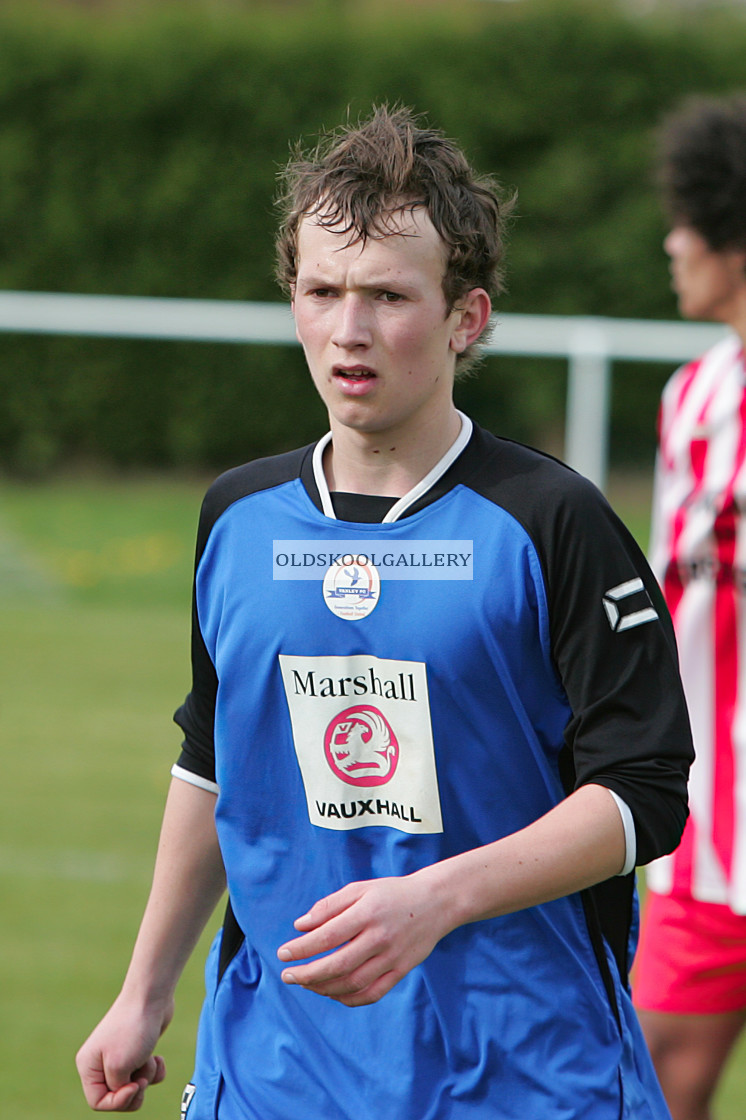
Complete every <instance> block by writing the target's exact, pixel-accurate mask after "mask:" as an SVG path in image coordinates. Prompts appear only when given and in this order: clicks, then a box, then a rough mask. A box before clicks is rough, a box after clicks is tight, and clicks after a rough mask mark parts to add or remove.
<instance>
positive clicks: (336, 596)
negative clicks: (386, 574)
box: [323, 557, 381, 622]
mask: <svg viewBox="0 0 746 1120" xmlns="http://www.w3.org/2000/svg"><path fill="white" fill-rule="evenodd" d="M343 559H344V558H343ZM349 559H350V560H352V563H350V564H348V565H345V564H332V566H331V567H330V568H329V569H328V571H327V573H326V575H325V576H324V583H323V595H324V602H325V603H326V605H327V607H328V608H329V610H330V611H331V612H332V614H336V616H337V618H344V619H347V620H348V621H349V622H357V621H358V620H359V619H361V618H367V617H368V615H369V614H370V613H371V611H373V610H375V608H376V606H377V605H378V600H379V598H380V595H381V577H380V575H379V574H378V569H377V568H376V567H375V566H374V565H373V564H370V563H368V564H361V563H359V562H358V558H356V557H349Z"/></svg>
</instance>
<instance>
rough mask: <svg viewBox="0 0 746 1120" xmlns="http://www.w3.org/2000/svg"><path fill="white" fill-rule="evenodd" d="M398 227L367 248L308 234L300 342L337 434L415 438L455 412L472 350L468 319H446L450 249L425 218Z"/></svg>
mask: <svg viewBox="0 0 746 1120" xmlns="http://www.w3.org/2000/svg"><path fill="white" fill-rule="evenodd" d="M397 225H398V232H396V233H394V234H391V235H390V236H386V237H383V238H379V239H375V240H374V239H370V240H368V241H367V242H366V243H365V245H364V246H363V245H361V243H359V242H358V243H357V244H354V245H348V244H347V242H348V235H347V234H345V233H342V232H340V231H338V230H337V229H335V228H332V229H324V228H323V227H322V226H320V225H319V224H318V223H317V222H316V221H315V220H314V219H313V218H306V219H304V220H303V221H302V223H301V226H300V230H299V234H298V268H297V280H296V284H295V290H294V293H293V312H294V314H295V325H296V333H297V336H298V340H299V341H300V342H301V344H302V346H303V349H304V351H305V355H306V361H307V362H308V366H309V369H310V371H311V376H312V377H313V380H314V384H315V385H316V388H317V390H318V392H319V393H320V395H321V398H322V400H323V401H324V403H325V404H326V406H327V408H328V410H329V414H330V419H331V421H332V425H333V426H335V425H341V426H343V427H346V428H351V429H355V430H357V431H361V432H368V433H384V432H390V431H393V430H395V429H402V427H405V428H406V429H407V430H408V431H414V432H415V433H416V431H417V424H418V423H428V422H432V421H437V419H438V418H439V416H445V415H446V414H447V413H448V411H449V410H450V408H451V407H452V402H451V394H452V389H453V376H454V371H455V361H456V354H457V353H460V352H461V351H462V350H463V349H465V347H466V345H467V340H466V331H465V329H464V324H463V318H464V312H463V311H458V310H454V311H452V312H450V313H447V309H446V301H445V296H444V294H443V287H442V280H443V275H444V271H445V251H444V245H443V241H442V239H441V237H440V235H439V234H438V233H437V231H436V229H435V227H434V226H433V225H432V223H431V221H430V219H429V217H428V216H427V214H426V212H425V211H424V210H422V209H417V210H415V211H414V212H408V211H402V212H401V213H400V215H399V216H398V217H397ZM467 301H468V297H467ZM469 341H471V339H469ZM413 426H414V427H413Z"/></svg>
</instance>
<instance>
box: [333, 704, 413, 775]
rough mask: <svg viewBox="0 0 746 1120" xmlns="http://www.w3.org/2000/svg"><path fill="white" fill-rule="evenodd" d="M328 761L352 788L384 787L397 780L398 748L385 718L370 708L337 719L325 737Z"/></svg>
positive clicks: (359, 708)
mask: <svg viewBox="0 0 746 1120" xmlns="http://www.w3.org/2000/svg"><path fill="white" fill-rule="evenodd" d="M324 751H325V754H326V760H327V762H328V763H329V766H330V767H331V769H332V771H333V772H334V773H335V774H336V775H337V777H338V778H341V779H342V781H343V782H347V783H348V784H349V785H351V786H382V785H385V784H386V782H388V781H390V780H391V778H393V776H394V772H395V770H396V766H397V763H398V761H399V744H398V742H397V739H396V735H395V734H394V732H393V730H392V727H391V724H390V723H389V722H388V720H387V719H386V717H385V716H384V715H383V714H382V713H381V712H379V710H378V708H374V707H372V706H371V705H369V704H355V705H354V706H353V707H351V708H345V710H344V711H343V712H340V713H339V715H336V716H335V717H334V719H333V720H332V721H331V723H330V724H329V726H328V727H327V729H326V733H325V735H324Z"/></svg>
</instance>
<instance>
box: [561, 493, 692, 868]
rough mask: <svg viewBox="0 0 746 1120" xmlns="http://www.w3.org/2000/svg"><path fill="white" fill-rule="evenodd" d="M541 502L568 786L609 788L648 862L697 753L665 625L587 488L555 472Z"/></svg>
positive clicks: (674, 830) (654, 593)
mask: <svg viewBox="0 0 746 1120" xmlns="http://www.w3.org/2000/svg"><path fill="white" fill-rule="evenodd" d="M563 475H564V477H563ZM544 498H545V505H546V508H547V509H549V510H550V511H551V512H550V513H549V515H548V517H547V520H546V522H545V524H544V525H543V527H542V534H541V538H540V539H541V552H542V553H543V555H542V563H543V564H544V567H545V574H546V586H547V595H548V602H549V615H550V629H551V643H552V655H553V658H554V661H555V664H556V666H557V670H558V673H559V676H560V679H561V681H562V684H563V687H564V689H565V691H566V693H567V697H568V700H569V702H570V706H571V709H572V717H571V719H570V721H569V723H568V725H567V728H566V731H565V743H566V749H565V751H564V752H563V755H564V761H565V764H566V784H567V785H568V787H569V788H576V787H577V786H580V785H584V784H587V783H589V782H595V783H597V784H600V785H604V786H607V787H608V788H609V789H611V790H613V791H614V792H615V793H616V794H618V795H619V797H621V798H622V799H623V800H624V801H625V802H626V803H627V805H628V806H629V808H630V810H631V812H632V815H633V818H634V821H635V831H636V838H637V863H638V864H645V863H649V862H650V861H651V860H652V859H655V858H657V857H658V856H660V855H663V854H665V853H666V852H670V851H672V850H673V849H674V848H675V847H676V846H677V844H678V843H679V840H680V839H681V833H682V831H683V828H684V824H685V821H686V818H687V815H688V807H687V779H688V773H689V767H690V765H691V762H692V759H693V757H694V751H693V747H692V740H691V731H690V727H689V719H688V713H687V708H686V702H685V699H684V693H683V688H682V685H681V680H680V677H679V670H678V655H677V651H676V643H675V639H674V632H673V626H672V624H671V620H670V617H669V614H668V611H667V609H666V606H665V604H664V601H663V596H662V594H661V592H660V589H659V587H658V584H657V582H656V580H655V577H654V576H653V574H652V572H651V570H650V568H649V566H648V564H647V561H646V560H645V557H644V556H643V554H642V552H641V551H640V549H639V547H638V546H637V544H636V542H635V540H634V538H633V537H632V536H631V534H630V533H629V531H628V530H627V529H626V527H625V526H624V525H623V524H622V522H621V521H620V520H619V519H618V518H617V517H616V515H615V514H614V512H613V511H612V509H611V508H610V506H609V505H608V503H607V502H606V501H605V499H604V498H603V497H602V496H601V495H600V493H599V492H598V491H597V490H596V488H595V487H594V486H592V485H591V484H590V483H589V482H587V481H586V480H585V479H582V478H580V476H578V475H575V474H574V473H573V472H569V471H567V472H557V473H556V474H555V475H554V484H553V487H552V488H550V490H549V491H545V494H544Z"/></svg>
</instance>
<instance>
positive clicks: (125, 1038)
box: [75, 1001, 171, 1112]
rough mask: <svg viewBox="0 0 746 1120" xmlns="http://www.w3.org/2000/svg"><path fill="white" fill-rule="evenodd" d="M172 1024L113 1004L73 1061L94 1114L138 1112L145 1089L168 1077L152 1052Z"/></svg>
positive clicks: (167, 1017) (161, 1016)
mask: <svg viewBox="0 0 746 1120" xmlns="http://www.w3.org/2000/svg"><path fill="white" fill-rule="evenodd" d="M170 1020H171V1011H169V1012H168V1013H166V1014H153V1013H151V1014H139V1015H136V1014H134V1013H133V1012H132V1011H131V1010H128V1009H127V1008H126V1007H124V1006H123V1005H122V1004H121V1003H120V1002H119V1001H117V1002H115V1003H114V1005H113V1006H112V1008H111V1009H110V1010H109V1012H108V1013H107V1014H106V1015H105V1016H104V1018H103V1019H102V1020H101V1022H100V1023H99V1025H98V1026H97V1027H96V1029H95V1030H94V1031H93V1033H92V1034H91V1036H90V1037H89V1038H88V1039H87V1041H86V1042H84V1043H83V1045H82V1046H81V1048H80V1050H79V1051H78V1054H77V1056H76V1059H75V1063H76V1065H77V1068H78V1074H79V1075H80V1080H81V1083H82V1086H83V1093H84V1094H85V1098H86V1100H87V1102H88V1104H89V1105H90V1107H91V1108H92V1109H95V1110H96V1111H97V1112H136V1111H137V1110H138V1109H139V1108H140V1107H141V1106H142V1103H143V1101H144V1099H145V1090H146V1089H147V1088H148V1087H149V1086H150V1085H157V1084H158V1083H159V1082H161V1081H163V1079H164V1077H165V1076H166V1065H165V1062H164V1061H163V1058H161V1057H160V1056H159V1055H154V1054H153V1049H154V1047H155V1044H156V1042H157V1041H158V1039H159V1038H160V1036H161V1034H162V1033H163V1031H164V1030H165V1029H166V1027H167V1026H168V1023H169V1022H170Z"/></svg>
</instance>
